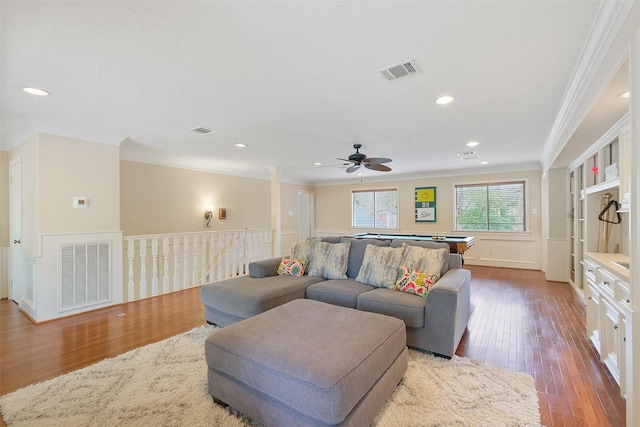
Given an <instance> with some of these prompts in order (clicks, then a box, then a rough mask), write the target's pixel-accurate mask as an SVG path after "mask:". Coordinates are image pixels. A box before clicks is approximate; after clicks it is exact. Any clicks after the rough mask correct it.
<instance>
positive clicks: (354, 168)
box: [347, 165, 360, 173]
mask: <svg viewBox="0 0 640 427" xmlns="http://www.w3.org/2000/svg"><path fill="white" fill-rule="evenodd" d="M358 169H360V165H352V166H349V167H348V168H347V173H351V172H355V171H357V170H358Z"/></svg>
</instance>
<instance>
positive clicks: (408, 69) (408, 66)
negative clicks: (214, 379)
mask: <svg viewBox="0 0 640 427" xmlns="http://www.w3.org/2000/svg"><path fill="white" fill-rule="evenodd" d="M376 71H379V72H380V74H382V77H384V78H385V79H387V80H396V79H399V78H401V77H406V76H411V75H413V74H418V73H419V72H420V69H419V68H418V67H417V66H416V64H415V62H414V61H413V60H412V59H409V60H407V61H404V62H401V63H400V64H395V65H391V66H389V67H384V68H381V69H379V70H376Z"/></svg>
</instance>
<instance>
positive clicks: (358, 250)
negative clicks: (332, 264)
mask: <svg viewBox="0 0 640 427" xmlns="http://www.w3.org/2000/svg"><path fill="white" fill-rule="evenodd" d="M340 241H341V242H349V243H351V249H349V265H348V266H347V276H349V277H351V278H354V279H355V278H356V277H358V273H360V266H361V265H362V258H363V257H364V250H365V249H366V248H367V245H376V246H389V244H390V243H391V241H390V240H378V239H354V238H353V237H343V238H342V240H340Z"/></svg>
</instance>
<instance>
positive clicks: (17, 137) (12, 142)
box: [0, 119, 39, 151]
mask: <svg viewBox="0 0 640 427" xmlns="http://www.w3.org/2000/svg"><path fill="white" fill-rule="evenodd" d="M38 132H39V130H38V126H37V125H36V123H35V122H34V121H33V120H31V119H28V120H25V121H24V122H22V123H21V124H20V125H19V126H17V127H16V128H15V129H12V130H11V131H10V132H8V133H7V135H5V136H4V138H2V141H0V150H2V151H9V150H13V149H14V148H16V147H17V146H18V145H20V144H22V143H23V142H25V141H26V140H28V139H29V138H31V137H32V136H34V135H36V134H37V133H38Z"/></svg>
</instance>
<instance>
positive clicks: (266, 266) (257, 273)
mask: <svg viewBox="0 0 640 427" xmlns="http://www.w3.org/2000/svg"><path fill="white" fill-rule="evenodd" d="M281 261H282V258H268V259H263V260H260V261H253V262H250V263H249V276H251V277H255V278H256V279H260V278H263V277H271V276H277V275H278V267H279V266H280V262H281Z"/></svg>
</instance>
